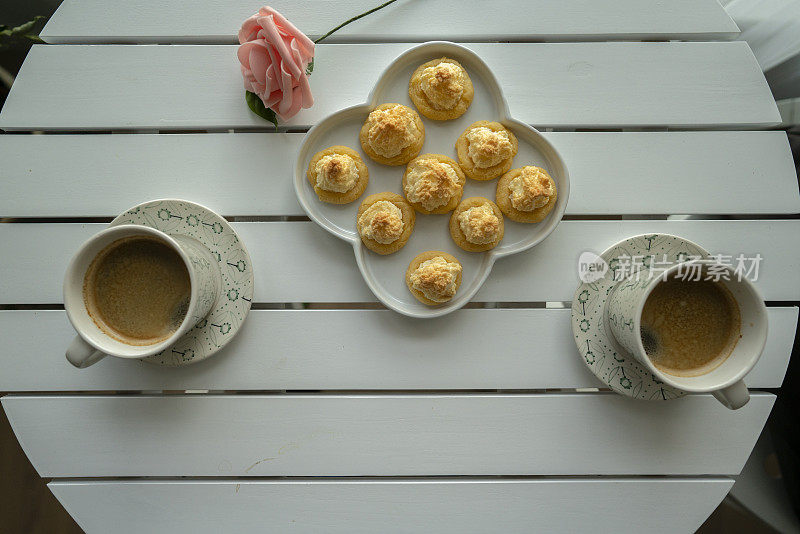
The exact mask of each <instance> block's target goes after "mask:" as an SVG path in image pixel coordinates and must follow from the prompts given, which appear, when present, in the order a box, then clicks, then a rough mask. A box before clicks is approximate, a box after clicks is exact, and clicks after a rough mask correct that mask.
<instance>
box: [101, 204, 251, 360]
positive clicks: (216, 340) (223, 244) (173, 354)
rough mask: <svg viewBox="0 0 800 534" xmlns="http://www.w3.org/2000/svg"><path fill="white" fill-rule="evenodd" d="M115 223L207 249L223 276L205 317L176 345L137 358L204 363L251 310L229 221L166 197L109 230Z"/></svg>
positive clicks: (245, 262)
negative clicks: (180, 237)
mask: <svg viewBox="0 0 800 534" xmlns="http://www.w3.org/2000/svg"><path fill="white" fill-rule="evenodd" d="M119 224H140V225H142V226H149V227H150V228H155V229H157V230H161V231H162V232H164V233H166V234H169V235H185V236H189V237H192V238H194V239H196V240H197V241H199V242H200V243H202V244H203V245H205V247H206V248H208V250H210V251H211V254H212V255H213V256H214V257H215V258H216V259H217V261H218V262H219V270H220V274H221V275H222V284H221V288H220V295H219V297H217V301H216V303H215V304H214V306H213V307H212V308H211V311H210V312H209V313H208V315H207V316H206V317H205V318H204V319H201V320H200V322H199V323H197V325H195V327H194V328H192V329H191V330H189V332H187V333H186V335H184V336H183V337H182V338H180V339H179V340H178V341H177V342H176V343H175V345H173V346H172V347H170V348H168V349H165V350H163V351H162V352H159V353H156V354H154V355H152V356H148V357H146V358H142V360H143V361H146V362H150V363H154V364H157V365H163V366H166V367H179V366H183V365H189V364H192V363H196V362H199V361H201V360H205V359H206V358H208V357H210V356H212V355H214V354H215V353H217V352H218V351H219V350H220V349H222V348H223V347H224V346H225V345H227V344H228V343H230V341H231V340H232V339H233V337H234V336H235V335H236V333H237V332H238V331H239V329H240V328H241V326H242V324H243V323H244V320H245V318H246V317H247V313H248V312H249V311H250V304H251V303H252V299H253V262H252V261H250V254H248V253H247V249H246V248H245V246H244V243H242V241H241V240H240V239H239V236H237V235H236V232H235V231H234V229H233V228H232V227H231V225H230V224H228V221H226V220H225V219H224V218H222V217H221V216H220V215H217V214H216V213H214V212H213V211H211V210H210V209H208V208H206V207H204V206H201V205H200V204H195V203H194V202H189V201H186V200H177V199H165V200H152V201H150V202H145V203H144V204H139V205H137V206H134V207H133V208H131V209H129V210H128V211H126V212H125V213H123V214H122V215H120V216H119V217H117V218H116V219H114V220H113V221H111V224H110V225H109V226H117V225H119Z"/></svg>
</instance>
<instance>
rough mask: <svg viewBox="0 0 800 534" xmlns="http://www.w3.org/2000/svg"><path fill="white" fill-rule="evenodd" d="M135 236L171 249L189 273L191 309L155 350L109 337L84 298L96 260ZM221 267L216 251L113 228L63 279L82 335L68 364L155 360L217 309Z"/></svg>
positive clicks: (138, 229)
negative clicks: (113, 245) (116, 359)
mask: <svg viewBox="0 0 800 534" xmlns="http://www.w3.org/2000/svg"><path fill="white" fill-rule="evenodd" d="M132 236H147V237H155V238H157V239H158V240H159V241H161V242H163V243H165V244H167V245H168V246H169V247H170V248H172V249H173V250H174V251H175V252H176V253H177V254H178V255H179V256H180V257H181V259H183V262H184V263H185V264H186V268H187V269H188V271H189V283H190V291H191V293H190V297H189V308H188V310H187V312H186V316H185V317H184V319H183V322H181V325H180V327H178V329H177V330H176V331H175V332H174V333H173V334H172V335H171V336H170V337H169V338H168V339H165V340H164V341H161V342H159V343H155V344H153V345H141V346H137V345H128V344H127V343H123V342H121V341H118V340H116V339H114V338H113V337H111V336H109V335H108V334H106V333H105V332H103V330H101V329H100V328H99V327H98V326H97V325H96V324H95V322H94V321H93V320H92V318H91V316H90V315H89V312H88V311H87V309H86V304H85V301H84V297H83V282H84V278H85V276H86V270H87V269H88V268H89V266H90V265H91V263H92V260H94V258H95V257H96V256H97V255H98V254H99V253H100V252H101V251H102V250H103V249H104V248H105V247H107V246H108V245H110V244H111V243H113V242H115V241H117V240H119V239H122V238H125V237H132ZM221 283H222V282H221V276H220V272H219V266H218V265H217V262H216V261H214V258H213V256H212V255H211V252H210V251H209V250H208V249H207V248H206V247H204V246H203V245H202V244H200V242H198V241H196V240H194V239H192V238H191V237H187V236H179V235H174V236H170V235H167V234H165V233H164V232H162V231H160V230H156V229H154V228H149V227H146V226H139V225H135V224H125V225H120V226H113V227H111V228H107V229H105V230H103V231H102V232H100V233H98V234H97V235H95V236H94V237H92V238H91V239H89V240H88V241H86V242H85V243H84V244H83V245H82V246H81V248H80V249H78V252H76V253H75V255H74V256H73V258H72V260H71V261H70V263H69V266H68V267H67V272H66V274H65V275H64V307H65V309H66V311H67V317H69V320H70V322H71V323H72V326H73V327H74V328H75V330H76V331H77V332H78V335H77V336H76V337H75V339H74V340H73V341H72V343H71V344H70V346H69V348H68V349H67V360H69V362H70V363H71V364H72V365H74V366H75V367H78V368H81V369H82V368H84V367H89V366H90V365H92V364H94V363H97V362H98V361H100V360H101V359H102V358H103V357H105V356H106V355H111V356H117V357H119V358H144V357H146V356H152V355H153V354H156V353H158V352H161V351H162V350H164V349H166V348H167V347H169V346H171V345H172V344H174V343H175V342H176V341H177V340H178V339H180V338H181V336H183V335H184V334H185V333H186V332H188V331H189V330H190V329H191V328H192V327H194V325H196V324H197V323H198V322H199V321H200V320H201V319H202V318H203V317H205V316H206V315H207V314H208V312H209V311H210V310H211V307H212V306H213V305H214V303H215V301H216V299H217V296H218V295H219V292H220V286H221Z"/></svg>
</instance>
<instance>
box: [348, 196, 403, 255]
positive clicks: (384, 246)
mask: <svg viewBox="0 0 800 534" xmlns="http://www.w3.org/2000/svg"><path fill="white" fill-rule="evenodd" d="M381 200H386V201H388V202H391V203H392V204H394V205H395V206H397V207H398V208H399V209H400V212H401V213H402V214H403V233H401V234H400V237H399V238H398V239H397V240H396V241H392V242H391V243H379V242H377V241H375V240H374V239H370V238H369V237H364V236H363V235H361V227H360V226H359V225H358V219H360V218H361V215H363V213H364V212H365V211H367V210H368V209H369V207H370V206H372V205H373V204H375V203H376V202H379V201H381ZM416 219H417V214H416V213H415V212H414V208H412V207H411V204H409V203H408V202H407V201H406V199H404V198H403V197H401V196H400V195H398V194H396V193H390V192H388V191H386V192H384V193H375V194H374V195H369V196H368V197H366V198H365V199H364V200H363V201H362V202H361V206H359V208H358V213H357V214H356V229H357V230H358V235H359V236H360V237H361V242H362V243H364V246H365V247H367V248H368V249H370V250H371V251H372V252H376V253H378V254H382V255H384V256H385V255H388V254H394V253H395V252H397V251H398V250H400V249H401V248H403V247H404V246H405V245H406V243H408V240H409V238H410V237H411V233H412V232H413V231H414V223H415V222H416Z"/></svg>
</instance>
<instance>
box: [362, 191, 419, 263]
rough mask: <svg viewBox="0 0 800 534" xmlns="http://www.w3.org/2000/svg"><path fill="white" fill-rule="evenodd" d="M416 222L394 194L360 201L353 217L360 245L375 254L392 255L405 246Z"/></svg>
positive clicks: (414, 214)
mask: <svg viewBox="0 0 800 534" xmlns="http://www.w3.org/2000/svg"><path fill="white" fill-rule="evenodd" d="M415 221H416V213H415V212H414V208H412V207H411V205H410V204H409V203H408V202H406V200H405V199H404V198H403V197H401V196H400V195H398V194H396V193H390V192H388V191H387V192H384V193H376V194H374V195H370V196H368V197H367V198H365V199H364V201H363V202H362V203H361V206H360V207H359V208H358V213H357V214H356V228H357V229H358V234H359V236H360V237H361V242H362V243H364V245H365V246H366V247H367V248H368V249H370V250H372V251H373V252H377V253H378V254H384V255H385V254H392V253H394V252H397V251H398V250H400V249H401V248H403V247H404V246H405V244H406V243H407V242H408V239H409V238H410V237H411V232H412V231H413V230H414V223H415Z"/></svg>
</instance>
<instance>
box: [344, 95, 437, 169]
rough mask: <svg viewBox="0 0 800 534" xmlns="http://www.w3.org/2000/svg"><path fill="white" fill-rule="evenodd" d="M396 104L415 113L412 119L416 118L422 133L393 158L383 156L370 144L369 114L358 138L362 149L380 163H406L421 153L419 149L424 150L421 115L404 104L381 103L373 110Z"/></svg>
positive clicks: (423, 131)
mask: <svg viewBox="0 0 800 534" xmlns="http://www.w3.org/2000/svg"><path fill="white" fill-rule="evenodd" d="M394 106H402V107H404V108H405V109H406V110H408V112H409V113H411V114H413V116H412V119H413V120H414V124H416V126H417V129H418V130H419V132H420V134H419V135H418V136H417V138H416V139H415V140H414V141H413V142H412V143H411V144H410V145H408V146H407V147H405V148H404V149H403V150H402V151H401V152H400V153H399V154H398V155H396V156H392V157H391V158H387V157H384V156H381V155H380V154H378V153H377V152H375V150H373V149H372V146H370V144H369V129H370V124H369V116H367V119H366V120H364V125H363V126H362V127H361V131H360V132H359V134H358V139H359V140H360V141H361V149H362V150H363V151H364V153H366V154H367V156H369V157H370V158H371V159H372V160H374V161H377V162H378V163H382V164H383V165H405V164H406V163H408V162H409V161H411V160H412V159H414V156H416V155H417V154H419V151H420V150H422V145H423V144H424V143H425V125H424V124H423V123H422V119H421V118H420V117H419V114H418V113H417V112H416V111H414V110H413V109H411V108H410V107H408V106H403V105H402V104H396V103H388V104H381V105H380V106H378V107H377V108H375V109H374V110H372V111H378V110H384V109H389V108H391V107H394Z"/></svg>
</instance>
